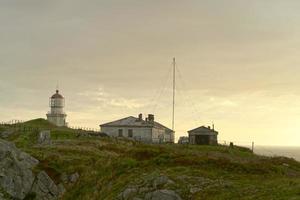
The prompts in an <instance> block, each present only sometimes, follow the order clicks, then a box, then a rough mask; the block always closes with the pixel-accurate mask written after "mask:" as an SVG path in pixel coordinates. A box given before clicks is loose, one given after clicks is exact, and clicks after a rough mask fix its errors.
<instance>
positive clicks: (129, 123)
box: [100, 116, 173, 132]
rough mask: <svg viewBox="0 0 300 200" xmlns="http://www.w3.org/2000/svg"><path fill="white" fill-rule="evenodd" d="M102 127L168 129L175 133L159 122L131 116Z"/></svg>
mask: <svg viewBox="0 0 300 200" xmlns="http://www.w3.org/2000/svg"><path fill="white" fill-rule="evenodd" d="M100 126H101V127H105V126H106V127H124V126H125V127H155V128H162V129H166V130H168V131H170V132H173V131H172V130H171V129H169V128H168V127H166V126H164V125H162V124H160V123H158V122H149V121H145V120H140V119H138V118H136V117H133V116H130V117H126V118H123V119H119V120H116V121H113V122H109V123H105V124H101V125H100Z"/></svg>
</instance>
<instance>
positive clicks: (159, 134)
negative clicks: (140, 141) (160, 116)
mask: <svg viewBox="0 0 300 200" xmlns="http://www.w3.org/2000/svg"><path fill="white" fill-rule="evenodd" d="M152 142H153V143H163V142H165V129H159V128H153V129H152Z"/></svg>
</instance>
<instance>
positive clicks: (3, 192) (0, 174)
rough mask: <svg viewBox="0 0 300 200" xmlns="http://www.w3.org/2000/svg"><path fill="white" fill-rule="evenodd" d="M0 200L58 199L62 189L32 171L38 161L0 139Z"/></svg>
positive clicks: (41, 174)
mask: <svg viewBox="0 0 300 200" xmlns="http://www.w3.org/2000/svg"><path fill="white" fill-rule="evenodd" d="M0 160H1V162H0V200H1V199H7V198H10V199H11V198H12V199H24V198H25V197H26V196H28V195H30V196H31V197H35V198H36V199H39V200H44V199H45V200H48V199H58V197H59V196H60V195H61V193H60V192H59V191H63V189H62V188H61V187H60V188H59V187H58V186H56V185H55V183H54V182H53V181H52V180H51V178H50V177H49V176H48V175H47V174H46V173H45V172H40V173H39V174H38V175H35V174H34V173H33V172H32V170H33V168H34V167H35V166H37V165H38V163H39V161H38V160H36V159H35V158H33V157H31V156H30V155H28V154H27V153H24V152H22V151H20V150H19V149H17V148H16V147H15V145H14V144H12V143H9V142H7V141H5V140H1V139H0Z"/></svg>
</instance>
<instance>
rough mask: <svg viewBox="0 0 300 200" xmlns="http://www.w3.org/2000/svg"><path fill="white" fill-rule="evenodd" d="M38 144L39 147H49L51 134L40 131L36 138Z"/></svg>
mask: <svg viewBox="0 0 300 200" xmlns="http://www.w3.org/2000/svg"><path fill="white" fill-rule="evenodd" d="M37 142H38V144H40V145H51V132H50V131H41V132H40V133H39V136H38V141H37Z"/></svg>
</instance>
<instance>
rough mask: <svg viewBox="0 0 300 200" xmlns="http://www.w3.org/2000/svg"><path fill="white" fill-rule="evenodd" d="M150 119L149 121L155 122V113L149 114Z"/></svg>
mask: <svg viewBox="0 0 300 200" xmlns="http://www.w3.org/2000/svg"><path fill="white" fill-rule="evenodd" d="M148 120H149V122H154V115H152V114H149V115H148Z"/></svg>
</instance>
